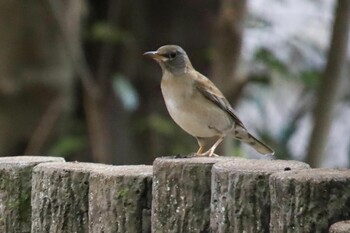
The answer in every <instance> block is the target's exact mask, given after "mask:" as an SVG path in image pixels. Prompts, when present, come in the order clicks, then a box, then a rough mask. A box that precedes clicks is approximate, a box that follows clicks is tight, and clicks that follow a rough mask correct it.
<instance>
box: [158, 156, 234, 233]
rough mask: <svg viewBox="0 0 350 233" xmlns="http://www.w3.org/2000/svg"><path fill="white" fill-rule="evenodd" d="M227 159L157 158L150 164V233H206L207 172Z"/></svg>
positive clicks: (209, 180)
mask: <svg viewBox="0 0 350 233" xmlns="http://www.w3.org/2000/svg"><path fill="white" fill-rule="evenodd" d="M229 160H233V158H227V157H214V158H213V157H210V158H209V157H193V158H176V157H163V158H157V159H156V160H155V162H154V164H153V200H152V201H153V202H152V232H153V233H168V232H173V233H182V232H184V233H191V232H196V233H198V232H202V233H204V232H209V222H210V196H211V168H212V166H213V164H214V163H217V162H219V161H229Z"/></svg>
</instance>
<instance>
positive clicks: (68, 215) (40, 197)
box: [32, 162, 110, 233]
mask: <svg viewBox="0 0 350 233" xmlns="http://www.w3.org/2000/svg"><path fill="white" fill-rule="evenodd" d="M109 166H110V165H104V164H93V163H74V162H73V163H46V164H39V165H38V166H36V167H35V168H34V169H33V179H32V233H47V232H56V233H71V232H75V233H80V232H82V233H86V232H88V230H89V229H88V228H89V227H88V192H89V176H90V173H91V172H92V171H93V170H99V169H100V170H103V169H107V168H108V167H109Z"/></svg>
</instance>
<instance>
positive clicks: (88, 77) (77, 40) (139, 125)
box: [0, 0, 350, 167]
mask: <svg viewBox="0 0 350 233" xmlns="http://www.w3.org/2000/svg"><path fill="white" fill-rule="evenodd" d="M349 21H350V0H338V1H336V0H305V1H293V0H265V1H259V0H220V1H210V0H205V1H203V0H202V1H199V0H168V1H155V0H148V1H126V0H99V1H93V0H90V1H82V0H35V1H22V0H0V48H1V50H0V155H1V156H11V155H22V154H27V155H50V156H63V157H65V158H66V159H67V160H70V161H74V160H77V161H92V162H103V163H111V164H141V163H146V164H151V163H152V162H153V160H154V158H155V157H158V156H165V155H174V154H188V153H190V152H194V151H196V150H197V148H198V147H197V143H196V140H195V139H194V138H192V137H191V136H189V135H187V134H186V133H185V132H183V131H182V130H181V129H180V128H179V127H178V126H176V125H175V123H174V122H173V121H172V120H171V118H170V116H169V115H168V113H167V111H166V108H165V105H164V102H163V98H162V95H161V91H160V79H161V70H160V68H159V66H158V65H157V64H156V63H155V62H153V61H151V60H148V59H145V58H144V57H143V56H142V54H143V53H144V52H145V51H149V50H156V49H157V48H158V47H160V46H162V45H165V44H177V45H180V46H182V47H183V48H184V49H185V50H186V51H187V53H188V55H189V57H190V58H191V61H192V64H193V65H194V67H195V68H196V69H197V70H198V71H200V72H201V73H203V74H204V75H206V76H208V77H209V78H211V79H212V80H213V82H214V83H215V84H216V85H217V86H218V87H219V88H220V89H221V90H222V91H223V92H224V94H225V96H226V97H227V98H228V100H229V101H230V102H231V103H232V105H233V106H234V107H235V109H236V111H237V113H238V115H239V117H240V118H241V119H242V121H243V122H244V123H245V125H246V126H247V128H248V129H249V130H251V131H252V132H254V133H255V134H256V135H257V136H258V137H259V138H261V139H262V140H263V141H265V142H266V143H267V144H269V145H270V146H271V147H273V148H274V149H275V151H276V157H277V158H280V159H297V160H302V161H307V162H308V163H310V164H311V165H312V166H313V167H349V166H350V165H349V159H350V104H349V103H350V77H349V73H350V66H349V57H350V56H349V54H350V52H349V51H350V49H349V46H347V45H348V42H349ZM220 154H226V155H234V156H243V157H256V156H257V154H256V153H255V152H254V151H253V150H252V149H250V148H248V147H246V146H244V145H240V144H239V143H237V142H235V141H233V140H227V141H226V142H225V143H224V144H223V146H222V147H221V148H220Z"/></svg>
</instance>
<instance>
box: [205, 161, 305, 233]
mask: <svg viewBox="0 0 350 233" xmlns="http://www.w3.org/2000/svg"><path fill="white" fill-rule="evenodd" d="M308 168H309V165H307V164H305V163H302V162H298V161H285V160H254V159H240V160H234V161H228V162H219V163H216V164H215V165H214V166H213V170H212V198H211V216H210V217H211V219H210V226H211V230H212V232H215V233H226V232H229V233H235V232H236V233H241V232H247V233H249V232H251V233H256V232H269V222H270V205H271V203H270V190H269V177H270V175H271V174H273V173H275V172H281V171H285V172H289V171H294V170H300V169H308Z"/></svg>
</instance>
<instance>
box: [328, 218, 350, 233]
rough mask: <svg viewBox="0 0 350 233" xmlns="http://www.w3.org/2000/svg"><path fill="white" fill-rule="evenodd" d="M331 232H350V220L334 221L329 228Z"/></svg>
mask: <svg viewBox="0 0 350 233" xmlns="http://www.w3.org/2000/svg"><path fill="white" fill-rule="evenodd" d="M329 232H330V233H349V232H350V220H349V221H341V222H337V223H334V224H333V225H332V226H331V228H330V229H329Z"/></svg>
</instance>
